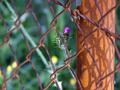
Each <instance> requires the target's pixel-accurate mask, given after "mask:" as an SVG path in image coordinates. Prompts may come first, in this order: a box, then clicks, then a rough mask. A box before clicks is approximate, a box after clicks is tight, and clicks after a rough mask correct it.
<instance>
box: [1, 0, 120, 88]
mask: <svg viewBox="0 0 120 90" xmlns="http://www.w3.org/2000/svg"><path fill="white" fill-rule="evenodd" d="M20 1H21V2H24V5H23V4H22V5H21V6H22V7H23V11H22V13H19V8H17V5H16V4H15V1H13V0H2V1H0V20H1V21H0V22H1V25H2V27H3V28H1V29H0V31H1V32H2V31H3V33H1V36H0V37H2V39H1V44H0V48H3V47H5V46H6V45H7V47H8V48H9V51H8V52H9V53H11V57H13V58H14V59H15V62H16V67H15V68H14V70H12V72H11V73H10V74H9V75H8V76H7V73H6V71H5V70H4V69H3V67H4V65H3V64H1V66H0V68H1V74H2V78H3V81H2V85H1V87H0V88H1V89H2V90H7V87H8V84H9V83H10V82H9V81H11V82H12V81H15V80H19V82H18V83H19V84H20V87H19V88H20V89H21V90H26V89H25V86H27V85H28V84H29V85H31V83H32V82H33V81H34V80H31V81H29V80H28V81H29V82H31V83H28V84H27V83H24V84H22V80H24V78H25V76H24V75H23V77H22V78H21V77H20V75H21V72H27V73H29V69H28V70H27V69H26V70H23V69H22V68H23V67H24V68H27V67H25V66H26V65H28V66H29V67H31V68H32V72H33V73H35V75H33V77H35V78H34V79H36V80H37V81H36V82H37V85H36V87H39V89H40V90H49V88H50V87H51V86H55V87H57V90H63V87H62V85H63V84H62V83H64V79H63V80H62V81H59V79H58V76H59V74H60V73H61V72H64V71H66V70H67V71H69V72H68V73H69V75H70V76H71V77H72V78H74V79H75V80H76V82H77V84H78V86H79V87H80V88H81V90H82V85H81V82H80V80H79V78H78V76H77V74H76V72H75V69H73V68H72V66H71V63H73V62H74V61H75V58H76V57H77V56H78V55H79V54H80V53H81V52H82V50H83V49H82V48H81V49H80V50H78V52H76V53H72V52H71V51H70V50H69V44H68V42H69V38H70V37H69V33H70V32H71V30H70V28H69V27H66V28H65V31H63V33H61V31H59V30H58V27H57V22H58V21H57V20H58V19H59V18H60V17H62V15H63V14H64V13H66V12H67V13H69V14H70V16H69V18H72V20H73V23H75V24H76V27H77V29H78V30H80V28H79V25H78V23H77V22H76V20H80V18H82V19H84V20H86V21H87V22H89V23H90V24H92V25H93V26H95V27H96V28H95V30H94V31H92V32H90V33H89V34H88V35H87V36H86V37H84V39H83V40H82V42H84V41H85V40H86V38H88V37H89V36H90V35H91V34H92V33H94V32H95V31H96V30H97V29H98V28H99V29H100V30H101V31H103V32H105V33H106V36H107V37H108V38H109V39H110V40H111V42H112V43H113V45H114V47H115V50H116V54H117V56H118V60H120V54H119V50H118V48H117V46H116V45H115V42H114V40H113V38H115V39H120V37H119V35H118V34H116V33H112V32H110V31H109V30H108V29H106V28H103V27H101V26H99V25H98V23H96V22H94V21H93V20H91V19H90V18H88V17H86V16H85V15H83V14H82V13H80V12H79V10H78V9H77V8H76V9H73V8H72V4H73V3H75V2H74V0H73V1H71V0H66V1H63V2H62V1H61V2H60V1H58V0H48V2H46V1H45V2H44V3H48V4H51V6H50V7H49V8H47V10H49V11H50V12H51V16H52V17H54V18H52V17H51V16H50V17H49V15H48V17H49V18H51V21H50V24H49V26H48V29H47V30H45V29H44V28H45V27H42V26H41V24H40V22H42V20H43V19H40V18H39V16H37V14H36V13H37V12H35V11H34V9H38V8H34V9H33V7H34V6H33V2H36V3H41V2H42V1H41V0H40V1H39V0H35V1H32V0H26V1H25V0H20ZM20 1H18V3H19V2H20ZM76 2H77V6H79V5H80V4H81V0H76ZM94 2H95V3H96V8H98V10H99V12H101V9H100V7H99V6H98V2H97V0H94ZM53 3H54V5H56V6H59V7H62V10H61V11H60V12H59V13H58V14H55V11H54V10H55V6H54V5H53ZM36 5H37V4H36ZM118 6H119V3H117V4H116V5H115V6H114V7H112V8H110V9H109V10H108V11H107V12H106V13H105V14H104V15H102V17H101V18H100V19H99V21H98V22H100V21H101V20H103V19H104V18H105V17H106V16H107V15H109V14H110V13H111V12H112V11H113V10H115V9H116V7H118ZM39 9H40V6H39ZM20 10H21V9H20ZM47 10H46V9H45V11H44V13H46V12H47ZM7 15H10V16H7ZM27 18H29V20H30V21H29V20H27ZM26 20H27V22H30V23H32V24H33V26H31V27H30V28H32V29H33V30H36V31H33V30H31V31H28V30H27V28H26V27H27V25H25V24H24V22H25V21H26ZM10 22H11V23H10ZM43 22H44V23H46V22H45V21H44V20H43ZM60 23H62V22H60ZM28 26H29V25H28ZM35 26H36V27H35ZM30 28H29V29H30ZM37 30H38V31H37ZM53 31H54V33H55V34H54V35H56V37H57V43H58V45H59V47H60V49H61V51H62V52H63V53H64V58H62V59H64V60H62V61H63V62H64V63H62V64H60V65H59V66H57V65H55V63H54V61H53V58H52V56H51V50H52V49H49V48H48V47H49V45H48V44H47V43H46V41H48V42H49V38H50V33H51V32H52V33H53ZM36 32H37V33H36ZM18 33H20V34H18ZM32 34H33V36H32ZM21 36H22V38H21ZM47 37H48V38H47ZM111 37H113V38H111ZM15 38H17V39H16V40H17V41H18V42H19V41H21V42H20V43H19V44H22V45H23V46H24V48H23V50H22V51H21V52H20V51H17V45H18V44H16V43H17V41H16V42H14V40H15ZM34 38H39V40H35V39H34ZM47 39H48V40H47ZM15 44H16V47H15ZM82 47H84V44H83V46H82ZM18 48H19V46H18ZM24 49H25V50H26V51H25V52H24ZM86 49H87V51H88V53H90V50H89V49H90V48H86ZM1 51H2V50H1ZM17 53H19V54H20V55H23V54H24V53H25V54H24V56H23V57H22V58H21V57H18V56H17ZM37 55H38V56H39V57H40V58H39V59H40V62H42V64H43V66H40V65H41V64H40V65H39V63H35V60H36V58H34V57H35V56H36V57H37ZM90 56H91V57H92V58H93V62H94V64H95V65H96V61H95V59H94V57H93V56H92V54H91V53H90ZM6 57H7V55H6ZM37 60H38V59H37ZM54 60H56V58H55V57H54ZM6 62H7V61H6ZM36 64H37V65H36ZM119 66H120V65H119V62H118V63H117V65H116V69H115V70H114V71H112V72H111V73H109V74H108V75H106V76H104V77H102V78H101V79H100V80H103V79H104V78H106V77H107V76H109V75H111V74H113V73H114V72H116V70H117V71H119V68H120V67H119ZM43 67H44V68H45V69H47V70H45V69H42V68H43ZM96 67H97V65H96ZM38 68H41V72H46V71H47V72H49V73H48V76H50V77H46V78H47V79H48V80H47V81H46V82H47V84H46V83H44V84H43V81H42V80H43V78H42V77H41V74H40V71H38ZM39 70H40V69H39ZM44 70H45V71H44ZM30 74H31V73H30ZM44 74H45V73H43V76H44ZM69 75H68V76H69ZM27 77H29V74H28V76H26V78H27ZM31 79H33V78H31ZM10 90H11V89H10ZM28 90H31V89H28Z"/></svg>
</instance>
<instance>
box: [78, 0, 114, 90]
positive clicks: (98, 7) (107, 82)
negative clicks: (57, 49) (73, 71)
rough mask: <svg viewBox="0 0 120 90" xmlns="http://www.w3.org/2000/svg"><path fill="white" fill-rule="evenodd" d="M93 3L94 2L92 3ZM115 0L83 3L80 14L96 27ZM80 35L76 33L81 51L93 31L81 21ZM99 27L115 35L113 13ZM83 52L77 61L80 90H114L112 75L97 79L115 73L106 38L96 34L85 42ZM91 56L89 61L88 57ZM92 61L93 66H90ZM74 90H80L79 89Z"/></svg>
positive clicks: (98, 31)
mask: <svg viewBox="0 0 120 90" xmlns="http://www.w3.org/2000/svg"><path fill="white" fill-rule="evenodd" d="M95 1H96V2H95ZM115 1H116V0H82V5H81V6H80V8H79V10H80V12H81V13H82V14H84V15H85V16H86V17H88V18H90V19H92V20H93V21H94V22H96V23H98V20H99V19H100V18H101V17H102V16H103V15H104V14H105V13H106V12H107V11H109V10H110V9H111V8H112V7H114V6H115ZM79 25H80V27H81V29H82V31H83V35H81V33H80V32H79V31H78V32H77V49H78V50H79V49H80V48H81V47H82V44H81V41H82V39H83V38H84V37H85V36H86V35H87V34H88V33H90V32H91V31H93V30H94V29H95V28H96V27H95V26H94V25H92V24H91V23H89V22H88V21H87V20H85V19H83V18H81V19H80V24H79ZM99 25H100V27H102V28H107V29H108V30H109V31H111V32H115V10H112V11H111V12H110V13H109V14H108V15H107V16H106V17H104V18H103V19H102V20H101V22H100V23H99ZM84 42H85V43H84V44H85V45H84V48H83V51H82V53H80V54H79V56H78V58H77V75H78V77H79V80H80V81H81V84H82V88H83V90H114V75H113V74H112V75H110V76H108V77H106V78H105V79H104V80H101V81H100V78H102V77H104V76H105V75H107V74H109V73H110V72H112V71H113V70H114V54H115V52H114V46H113V44H112V43H111V41H110V39H109V38H108V37H107V35H106V34H105V33H104V32H103V31H101V30H100V29H98V28H97V30H96V31H95V32H94V33H93V34H91V35H89V37H87V38H86V39H85V40H84ZM91 56H92V57H91ZM93 57H94V60H95V62H96V64H95V62H93ZM77 90H80V88H79V87H78V89H77Z"/></svg>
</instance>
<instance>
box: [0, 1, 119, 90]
mask: <svg viewBox="0 0 120 90" xmlns="http://www.w3.org/2000/svg"><path fill="white" fill-rule="evenodd" d="M48 1H50V0H48ZM48 1H47V0H32V9H31V8H29V6H28V7H27V5H26V3H27V0H2V1H0V88H2V83H3V81H4V80H3V75H2V74H3V73H4V74H5V75H6V78H9V77H10V76H11V74H14V73H16V72H15V69H16V67H17V66H18V65H19V64H21V63H22V62H23V61H24V60H25V58H26V55H27V54H28V53H29V50H30V49H32V48H34V47H35V46H36V45H38V44H39V43H38V42H39V38H40V37H41V35H42V34H43V33H45V32H46V31H47V30H48V28H49V27H50V22H51V21H52V19H53V18H54V16H55V15H57V14H58V13H59V12H60V11H62V10H63V8H62V7H61V6H58V5H56V4H55V3H53V1H52V0H51V1H50V2H48ZM60 1H61V2H63V3H65V2H64V0H60ZM72 7H73V9H74V8H75V7H76V4H75V2H73V5H72ZM52 9H54V12H52ZM116 14H117V15H116V32H117V33H120V7H119V8H117V9H116ZM19 17H20V22H19V21H18V22H16V23H15V21H16V19H17V18H19ZM35 17H37V20H38V22H39V23H40V24H39V25H38V23H36V20H35ZM19 23H20V25H19ZM15 24H18V25H19V27H17V28H16V27H15ZM39 26H40V27H39ZM55 26H56V27H55V29H56V30H57V31H59V32H58V33H59V34H60V35H63V32H64V28H65V27H69V28H70V29H71V32H70V34H69V37H68V38H69V39H68V47H69V51H70V53H71V54H72V55H73V54H75V52H76V28H75V25H74V23H73V22H72V20H71V17H70V15H69V13H67V12H65V13H63V14H62V15H61V16H60V17H59V18H58V20H57V24H56V25H55ZM13 28H15V30H14V31H12V33H10V35H9V36H10V38H7V37H6V33H8V32H10V30H13ZM58 33H56V31H55V30H53V31H51V32H50V33H49V34H48V35H47V36H46V37H45V45H46V47H47V49H48V51H49V54H50V58H51V60H52V62H53V64H54V65H55V67H60V66H61V65H63V64H64V60H65V59H66V58H67V57H66V56H65V52H64V50H63V49H64V48H63V45H62V43H61V42H59V37H58V35H57V34H58ZM5 37H6V38H5ZM8 39H9V41H8ZM7 41H8V42H7ZM6 42H7V43H6ZM116 44H117V46H118V47H119V48H120V42H119V41H118V40H116ZM28 47H29V48H28ZM31 61H32V63H33V64H34V67H35V68H36V70H37V72H38V74H39V77H40V79H41V82H42V84H43V86H44V87H45V86H46V85H47V84H48V83H49V82H50V74H51V73H52V70H51V68H50V66H48V64H49V63H50V60H49V56H48V55H47V52H46V51H45V48H39V49H38V50H37V51H35V52H34V53H33V54H32V57H31ZM75 61H76V60H73V62H72V63H71V66H72V68H73V69H74V70H76V67H75V63H76V62H75ZM117 61H118V59H117V57H115V63H117ZM119 76H120V73H116V74H115V90H120V77H119ZM57 79H58V83H59V85H60V86H61V87H62V88H63V90H76V81H75V79H74V78H73V77H72V75H71V74H70V72H69V71H68V70H67V69H65V70H63V71H62V72H60V73H58V74H57ZM7 90H38V80H37V77H36V75H35V71H34V70H33V67H32V65H31V64H30V63H26V64H24V65H23V66H22V67H21V68H20V69H19V71H17V73H16V76H15V78H13V79H10V80H9V81H8V82H7ZM48 90H57V88H56V85H52V86H50V88H49V89H48Z"/></svg>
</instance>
